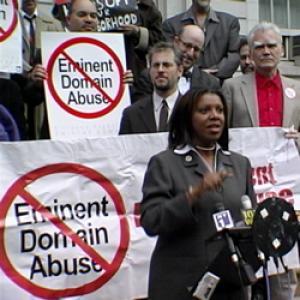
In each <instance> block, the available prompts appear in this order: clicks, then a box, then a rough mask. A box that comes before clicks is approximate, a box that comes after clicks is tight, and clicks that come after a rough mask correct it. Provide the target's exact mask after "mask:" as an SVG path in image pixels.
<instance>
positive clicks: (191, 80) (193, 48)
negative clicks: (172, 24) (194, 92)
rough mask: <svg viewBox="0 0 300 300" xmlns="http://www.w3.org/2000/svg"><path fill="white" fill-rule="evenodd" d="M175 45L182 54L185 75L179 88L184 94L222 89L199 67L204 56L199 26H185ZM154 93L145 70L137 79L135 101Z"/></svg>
mask: <svg viewBox="0 0 300 300" xmlns="http://www.w3.org/2000/svg"><path fill="white" fill-rule="evenodd" d="M173 45H174V47H175V48H176V49H178V50H179V51H180V52H181V59H182V66H183V74H182V76H180V78H179V81H178V88H179V91H180V93H181V94H184V93H185V92H186V91H188V90H189V89H190V88H211V89H217V88H219V87H220V83H219V80H218V79H217V78H216V77H215V76H212V75H211V74H208V73H207V72H204V71H203V70H202V69H201V67H200V66H198V65H197V60H198V59H199V56H201V55H202V48H203V45H204V33H203V31H202V29H201V28H200V27H199V26H198V25H194V24H190V25H184V26H182V28H181V29H180V32H179V33H178V35H176V36H175V37H174V39H173ZM152 92H153V85H152V83H151V80H150V76H149V69H147V70H144V71H143V72H142V73H141V76H140V77H139V78H137V83H136V89H135V93H134V100H135V101H136V100H138V99H139V98H142V97H144V96H145V95H149V94H151V93H152Z"/></svg>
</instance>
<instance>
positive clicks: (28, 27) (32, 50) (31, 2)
mask: <svg viewBox="0 0 300 300" xmlns="http://www.w3.org/2000/svg"><path fill="white" fill-rule="evenodd" d="M21 8H22V9H21V11H20V15H21V18H20V19H21V26H22V33H23V59H24V71H30V70H31V68H32V64H33V62H34V59H35V55H36V50H37V49H40V48H41V32H42V31H62V30H63V28H62V26H61V25H60V23H59V22H57V21H56V20H55V19H53V18H49V17H48V16H46V15H44V14H42V13H41V12H38V10H37V1H36V0H23V1H22V5H21Z"/></svg>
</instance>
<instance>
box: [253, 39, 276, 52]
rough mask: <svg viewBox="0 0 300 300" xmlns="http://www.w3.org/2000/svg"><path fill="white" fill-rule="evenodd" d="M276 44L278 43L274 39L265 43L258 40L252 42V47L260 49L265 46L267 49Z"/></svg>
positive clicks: (272, 47)
mask: <svg viewBox="0 0 300 300" xmlns="http://www.w3.org/2000/svg"><path fill="white" fill-rule="evenodd" d="M278 45H279V42H275V41H271V42H267V43H262V42H258V41H254V42H253V48H254V49H256V50H262V49H264V48H265V47H267V48H269V49H274V48H276V47H277V46H278Z"/></svg>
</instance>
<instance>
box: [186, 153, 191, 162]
mask: <svg viewBox="0 0 300 300" xmlns="http://www.w3.org/2000/svg"><path fill="white" fill-rule="evenodd" d="M192 160H193V158H192V156H191V155H187V156H186V157H185V161H186V162H191V161H192Z"/></svg>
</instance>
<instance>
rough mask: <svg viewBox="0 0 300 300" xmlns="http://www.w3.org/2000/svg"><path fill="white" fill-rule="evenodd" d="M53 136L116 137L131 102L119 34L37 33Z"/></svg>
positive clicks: (122, 46) (55, 137) (121, 41)
mask: <svg viewBox="0 0 300 300" xmlns="http://www.w3.org/2000/svg"><path fill="white" fill-rule="evenodd" d="M42 56H43V65H44V66H46V69H47V72H48V78H47V80H46V82H45V91H46V102H47V110H48V116H49V127H50V135H51V138H52V139H64V140H65V139H70V138H95V137H102V136H115V135H117V134H118V132H119V126H120V119H121V115H122V112H123V109H124V108H125V107H127V106H128V105H129V104H130V99H129V93H128V87H127V86H126V85H125V84H123V74H124V72H125V70H126V59H125V49H124V40H123V36H122V34H119V33H78V32H76V33H74V32H72V33H71V32H69V33H65V32H43V33H42Z"/></svg>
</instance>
